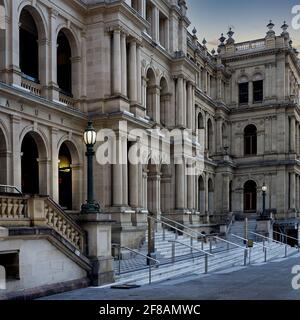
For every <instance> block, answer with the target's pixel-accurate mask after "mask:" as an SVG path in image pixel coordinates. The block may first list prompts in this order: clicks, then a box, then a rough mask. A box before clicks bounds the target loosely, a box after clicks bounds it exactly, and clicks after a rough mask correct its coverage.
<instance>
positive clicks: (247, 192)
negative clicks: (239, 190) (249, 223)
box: [244, 181, 257, 212]
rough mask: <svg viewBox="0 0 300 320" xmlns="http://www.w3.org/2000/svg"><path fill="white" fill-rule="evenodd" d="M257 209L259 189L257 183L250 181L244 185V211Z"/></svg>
mask: <svg viewBox="0 0 300 320" xmlns="http://www.w3.org/2000/svg"><path fill="white" fill-rule="evenodd" d="M256 209H257V191H256V183H255V182H254V181H248V182H246V183H245V186H244V211H246V212H256Z"/></svg>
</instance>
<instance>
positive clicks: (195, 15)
mask: <svg viewBox="0 0 300 320" xmlns="http://www.w3.org/2000/svg"><path fill="white" fill-rule="evenodd" d="M187 5H188V17H189V19H190V20H191V27H190V31H191V30H192V29H193V27H194V26H195V27H196V29H197V30H198V38H199V41H200V42H201V41H202V39H203V38H204V37H205V38H206V40H207V41H208V46H209V48H210V49H212V48H213V47H216V46H217V43H218V41H217V39H218V38H219V37H220V34H221V32H223V33H224V34H226V33H227V31H228V27H229V26H232V27H233V30H234V32H235V35H234V38H235V40H236V41H238V42H240V41H246V40H253V39H258V38H263V37H264V36H265V35H266V31H267V28H266V25H267V24H268V22H269V20H270V19H272V20H273V22H274V24H275V25H276V26H275V28H274V30H275V31H276V34H280V33H281V32H282V30H281V28H280V27H281V25H282V24H283V21H284V20H286V21H287V24H288V25H289V26H290V27H289V30H288V31H289V32H290V34H291V37H292V39H293V41H294V44H295V46H297V47H298V48H299V49H300V30H293V29H292V27H291V22H292V18H293V15H292V12H291V11H292V7H293V6H294V5H300V0H296V1H292V0H250V1H241V0H227V1H220V0H187Z"/></svg>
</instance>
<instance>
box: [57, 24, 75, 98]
mask: <svg viewBox="0 0 300 320" xmlns="http://www.w3.org/2000/svg"><path fill="white" fill-rule="evenodd" d="M71 59H72V50H71V45H70V42H69V39H68V37H67V35H66V31H65V29H62V30H61V31H60V32H59V33H58V36H57V84H58V86H59V88H60V90H62V91H63V93H64V94H67V95H72V61H71Z"/></svg>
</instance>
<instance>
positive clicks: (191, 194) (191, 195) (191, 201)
mask: <svg viewBox="0 0 300 320" xmlns="http://www.w3.org/2000/svg"><path fill="white" fill-rule="evenodd" d="M194 181H195V176H192V175H189V176H187V207H188V209H189V210H190V211H191V212H194V209H195V184H194Z"/></svg>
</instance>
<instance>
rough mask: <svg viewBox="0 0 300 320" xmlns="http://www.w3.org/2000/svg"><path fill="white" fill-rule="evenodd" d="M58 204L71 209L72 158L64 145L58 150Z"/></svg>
mask: <svg viewBox="0 0 300 320" xmlns="http://www.w3.org/2000/svg"><path fill="white" fill-rule="evenodd" d="M59 204H60V205H61V206H62V207H63V208H64V209H67V210H71V209H72V158H71V153H70V150H69V148H68V146H67V144H66V143H63V144H62V145H61V147H60V150H59Z"/></svg>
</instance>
